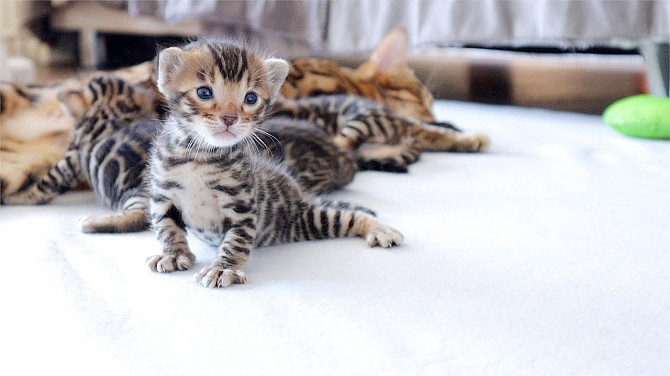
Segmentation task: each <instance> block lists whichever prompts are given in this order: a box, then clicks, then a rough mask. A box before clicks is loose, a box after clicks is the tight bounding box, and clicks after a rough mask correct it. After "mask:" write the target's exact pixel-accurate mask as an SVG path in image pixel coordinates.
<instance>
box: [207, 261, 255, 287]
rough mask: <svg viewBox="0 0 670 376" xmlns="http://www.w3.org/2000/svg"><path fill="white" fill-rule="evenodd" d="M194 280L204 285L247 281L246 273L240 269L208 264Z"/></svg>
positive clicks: (216, 285) (223, 285) (228, 284)
mask: <svg viewBox="0 0 670 376" xmlns="http://www.w3.org/2000/svg"><path fill="white" fill-rule="evenodd" d="M195 280H196V281H198V282H200V283H201V284H202V285H203V286H205V287H228V286H230V285H232V284H233V283H240V284H244V283H247V275H246V274H244V271H243V270H240V269H231V268H222V267H220V266H208V267H206V268H202V270H201V271H200V272H199V273H198V274H197V275H196V276H195Z"/></svg>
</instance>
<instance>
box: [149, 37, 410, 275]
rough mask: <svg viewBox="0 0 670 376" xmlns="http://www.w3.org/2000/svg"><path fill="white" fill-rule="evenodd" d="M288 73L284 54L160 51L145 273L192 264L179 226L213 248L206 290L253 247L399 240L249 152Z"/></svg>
mask: <svg viewBox="0 0 670 376" xmlns="http://www.w3.org/2000/svg"><path fill="white" fill-rule="evenodd" d="M287 72H288V64H287V63H286V62H285V61H283V60H280V59H272V58H262V57H260V56H259V55H258V54H256V53H253V52H250V51H248V50H246V49H244V48H242V47H239V46H237V45H234V44H230V43H225V42H219V41H199V42H194V43H192V44H189V45H187V46H185V47H183V48H179V47H172V48H168V49H166V50H164V51H162V52H161V53H160V56H159V68H158V88H159V90H160V91H161V93H163V95H164V96H165V98H166V100H167V103H168V106H169V108H170V115H169V117H168V119H167V120H166V122H165V129H164V132H162V133H161V135H160V136H159V137H158V139H157V141H156V145H155V148H154V151H153V153H152V156H151V160H150V171H151V174H150V196H151V205H150V208H151V222H152V226H153V228H154V230H155V231H156V234H157V237H158V240H159V241H160V243H161V246H162V250H163V252H162V254H161V255H158V256H154V257H152V258H150V259H149V260H148V265H149V267H150V268H151V269H152V270H154V271H158V272H171V271H175V270H185V269H188V268H190V267H191V265H192V264H193V261H194V259H195V256H194V255H193V253H191V251H190V250H189V247H188V243H187V240H186V231H187V229H188V230H189V231H190V232H192V233H193V234H194V235H196V236H197V237H199V238H200V239H202V240H204V241H206V242H208V243H210V244H212V245H215V246H217V247H218V252H217V256H216V258H215V261H214V262H213V263H212V264H211V265H210V266H208V267H205V268H204V269H202V270H201V271H200V272H199V273H198V274H197V276H196V279H197V280H198V281H199V282H200V283H201V284H203V285H204V286H208V287H225V286H229V285H230V284H232V283H245V282H246V275H245V273H244V271H243V268H244V266H245V264H246V262H247V260H248V257H249V253H250V251H251V250H252V249H253V248H254V247H260V246H266V245H272V244H279V243H286V242H295V241H301V240H311V239H323V238H334V237H343V236H352V235H355V236H360V237H363V238H365V239H366V240H367V242H368V244H369V245H370V246H374V245H380V246H382V247H390V246H393V245H396V244H399V243H400V242H401V241H402V235H401V234H400V233H399V232H398V231H397V230H395V229H393V228H391V227H389V226H387V225H385V224H383V223H381V222H380V221H379V220H377V219H376V218H375V217H374V216H372V215H371V214H370V212H369V211H368V210H365V209H362V208H356V207H354V206H352V205H350V204H345V203H333V202H326V201H318V200H314V199H312V198H311V197H310V196H309V195H307V194H305V193H303V191H302V190H301V189H300V187H299V185H298V184H297V182H296V181H295V180H294V179H293V178H292V177H291V176H290V175H289V174H288V173H287V172H286V171H285V169H284V168H282V167H281V166H280V165H278V164H276V163H274V162H273V161H271V160H269V159H267V158H263V157H262V156H259V155H258V153H254V152H253V149H252V148H250V146H249V145H250V142H251V141H250V140H251V138H252V134H253V133H254V131H255V129H256V127H257V125H258V122H259V121H262V120H263V119H264V117H265V116H266V114H267V110H268V107H269V106H270V104H271V103H272V102H273V101H274V100H275V99H276V97H277V95H278V92H279V88H280V86H281V84H282V82H283V80H284V78H285V77H286V74H287Z"/></svg>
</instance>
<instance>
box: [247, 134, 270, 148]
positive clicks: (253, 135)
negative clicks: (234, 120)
mask: <svg viewBox="0 0 670 376" xmlns="http://www.w3.org/2000/svg"><path fill="white" fill-rule="evenodd" d="M251 137H252V139H253V140H254V141H255V142H256V143H259V144H260V145H262V146H263V149H264V150H268V149H269V148H268V145H267V144H266V143H265V142H264V141H263V139H261V138H260V136H258V135H257V134H256V133H251Z"/></svg>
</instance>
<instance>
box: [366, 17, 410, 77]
mask: <svg viewBox="0 0 670 376" xmlns="http://www.w3.org/2000/svg"><path fill="white" fill-rule="evenodd" d="M408 47H409V37H408V35H407V30H406V29H405V28H404V27H402V26H399V27H396V28H395V29H393V30H391V31H390V32H389V33H388V34H387V35H386V36H385V37H384V39H382V41H381V43H379V46H377V49H376V50H375V52H374V53H373V54H372V56H371V57H370V60H369V61H370V62H372V63H374V66H376V67H377V69H378V70H379V71H380V72H384V73H389V72H394V71H398V70H400V69H404V68H406V67H407V50H408Z"/></svg>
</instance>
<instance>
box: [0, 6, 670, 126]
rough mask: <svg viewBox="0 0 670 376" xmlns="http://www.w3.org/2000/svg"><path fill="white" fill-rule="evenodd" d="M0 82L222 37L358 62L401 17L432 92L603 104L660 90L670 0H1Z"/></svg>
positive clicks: (590, 106) (669, 35)
mask: <svg viewBox="0 0 670 376" xmlns="http://www.w3.org/2000/svg"><path fill="white" fill-rule="evenodd" d="M0 6H1V8H0V14H1V22H2V23H1V24H0V30H1V36H2V38H1V44H0V53H1V54H2V56H0V63H1V64H2V66H1V67H0V68H2V69H1V70H0V72H2V79H3V80H11V81H19V82H28V83H33V82H36V83H41V84H45V83H49V82H53V81H54V80H59V79H62V78H64V77H67V76H69V75H72V74H74V73H76V72H79V71H81V70H92V69H113V68H118V67H123V66H128V65H133V64H137V63H140V62H143V61H147V60H150V59H152V58H153V57H154V56H155V54H156V51H157V48H158V47H160V46H168V45H173V44H179V43H183V42H184V41H187V40H188V39H189V38H193V37H197V36H200V35H219V36H227V37H234V38H243V39H244V40H246V41H248V42H250V43H252V44H256V45H259V46H262V47H263V48H264V49H266V50H268V51H269V52H271V53H273V54H276V55H279V56H282V57H284V58H296V57H308V56H319V57H327V58H329V59H333V60H335V61H337V62H339V63H341V64H343V65H346V66H356V65H358V64H360V63H361V62H362V61H364V60H365V59H367V57H368V56H369V54H370V52H371V51H372V50H373V49H374V48H375V46H376V45H377V44H378V43H379V42H380V41H381V39H382V38H383V36H384V35H385V34H386V33H388V32H389V31H390V30H391V29H392V28H394V27H396V26H404V27H405V28H406V29H407V30H408V32H409V38H410V52H411V54H410V66H412V67H413V68H414V69H415V71H416V73H417V76H419V78H420V79H421V80H422V81H423V82H424V83H425V84H426V85H427V86H428V87H429V88H430V89H431V91H432V92H433V94H434V96H435V97H436V98H444V99H453V100H463V101H475V102H483V103H496V104H512V105H519V106H528V107H542V108H551V109H559V110H569V111H578V112H585V113H601V112H602V110H603V109H604V108H605V107H606V106H607V105H609V104H610V103H612V102H613V101H614V100H616V99H619V98H623V97H626V96H630V95H634V94H639V93H650V92H652V93H654V94H656V95H665V96H667V94H668V54H669V53H668V41H669V40H670V1H666V0H657V1H654V0H648V1H644V0H642V1H636V0H627V1H618V0H515V1H510V0H451V1H450V0H313V1H300V0H291V1H276V0H249V1H216V0H154V1H146V0H127V1H121V0H116V1H95V0H92V1H68V0H51V1H32V0H25V1H18V0H0Z"/></svg>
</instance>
